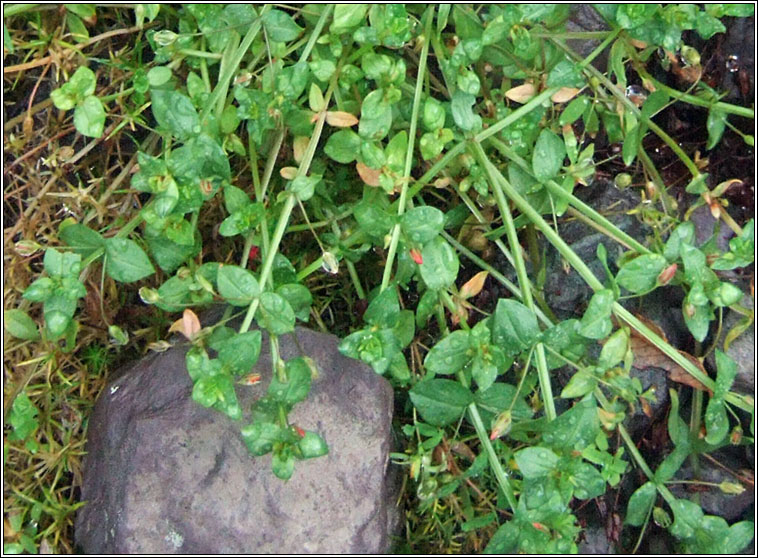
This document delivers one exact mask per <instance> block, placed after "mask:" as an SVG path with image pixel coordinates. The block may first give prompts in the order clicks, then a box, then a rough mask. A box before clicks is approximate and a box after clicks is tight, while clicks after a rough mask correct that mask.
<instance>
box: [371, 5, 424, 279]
mask: <svg viewBox="0 0 758 558" xmlns="http://www.w3.org/2000/svg"><path fill="white" fill-rule="evenodd" d="M433 16H434V6H432V7H430V8H428V9H427V10H426V26H425V28H424V35H423V36H424V38H425V39H426V40H424V46H423V47H422V49H421V60H420V61H419V66H418V75H417V76H416V90H415V91H414V94H413V109H412V111H411V123H410V128H409V130H408V148H407V151H406V153H405V169H404V170H403V178H402V184H403V185H402V187H401V189H400V199H399V200H398V205H397V216H398V222H397V223H395V226H394V227H393V228H392V237H391V239H390V246H389V250H388V251H387V263H386V264H385V266H384V274H383V275H382V286H381V288H380V292H381V291H383V290H384V289H386V288H387V286H389V284H390V276H391V274H392V266H393V264H394V261H395V253H396V252H397V245H398V242H399V241H400V217H401V216H402V215H403V213H405V205H406V203H407V200H408V182H409V181H408V178H409V177H410V176H411V165H412V164H413V149H414V147H415V145H416V127H417V125H418V113H419V109H420V107H421V91H422V87H423V85H424V75H425V74H426V59H427V57H428V56H429V42H430V41H429V37H430V36H431V29H432V20H433V19H434V17H433Z"/></svg>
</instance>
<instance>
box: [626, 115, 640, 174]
mask: <svg viewBox="0 0 758 558" xmlns="http://www.w3.org/2000/svg"><path fill="white" fill-rule="evenodd" d="M641 135H642V129H641V127H640V125H635V126H634V127H633V128H631V129H630V130H627V132H626V135H625V136H624V145H623V146H622V148H621V156H622V158H623V160H624V165H626V166H627V167H628V166H629V165H631V164H632V163H633V162H634V159H635V158H636V157H637V151H639V148H640V142H641V141H642V137H641Z"/></svg>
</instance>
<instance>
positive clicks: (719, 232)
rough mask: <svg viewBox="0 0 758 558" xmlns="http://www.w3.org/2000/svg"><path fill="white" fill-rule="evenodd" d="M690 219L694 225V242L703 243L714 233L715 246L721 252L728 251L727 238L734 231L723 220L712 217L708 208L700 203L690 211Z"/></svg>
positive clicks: (699, 244) (732, 234) (731, 235)
mask: <svg viewBox="0 0 758 558" xmlns="http://www.w3.org/2000/svg"><path fill="white" fill-rule="evenodd" d="M690 221H692V223H693V224H694V225H695V242H696V243H697V245H698V246H701V245H702V244H705V243H706V242H707V241H708V240H710V238H711V237H712V236H713V235H714V234H715V235H716V239H715V240H716V247H717V248H718V249H719V250H720V251H721V252H728V251H729V239H730V238H731V237H733V236H734V232H732V229H730V228H729V227H727V226H726V225H725V224H724V223H723V221H721V220H717V219H714V217H713V215H711V210H710V208H708V207H707V206H705V205H701V206H700V207H698V208H697V209H696V210H695V211H693V212H692V214H691V215H690Z"/></svg>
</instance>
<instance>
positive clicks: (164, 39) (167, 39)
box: [153, 29, 179, 47]
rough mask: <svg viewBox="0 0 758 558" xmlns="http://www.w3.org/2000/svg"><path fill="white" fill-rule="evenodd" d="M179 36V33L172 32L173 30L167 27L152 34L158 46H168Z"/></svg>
mask: <svg viewBox="0 0 758 558" xmlns="http://www.w3.org/2000/svg"><path fill="white" fill-rule="evenodd" d="M178 38H179V35H177V34H176V33H174V32H173V31H169V30H168V29H163V30H161V31H158V32H157V33H156V34H155V35H153V39H154V40H155V42H156V43H158V45H160V46H163V47H165V46H169V45H172V44H174V43H175V42H176V40H177V39H178Z"/></svg>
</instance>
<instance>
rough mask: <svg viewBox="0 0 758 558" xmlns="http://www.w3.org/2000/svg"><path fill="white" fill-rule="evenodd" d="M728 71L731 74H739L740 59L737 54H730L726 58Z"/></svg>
mask: <svg viewBox="0 0 758 558" xmlns="http://www.w3.org/2000/svg"><path fill="white" fill-rule="evenodd" d="M725 66H726V70H727V71H728V72H730V73H732V74H733V73H735V72H738V71H739V69H740V57H739V56H737V55H736V54H730V55H729V56H727V57H726V62H725Z"/></svg>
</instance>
